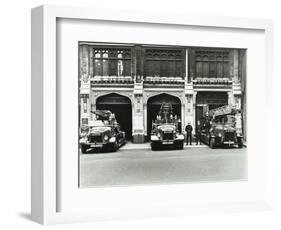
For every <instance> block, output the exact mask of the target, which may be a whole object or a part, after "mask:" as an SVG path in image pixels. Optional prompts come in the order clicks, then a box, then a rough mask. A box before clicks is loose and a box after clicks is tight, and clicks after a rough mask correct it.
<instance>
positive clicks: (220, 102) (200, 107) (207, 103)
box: [195, 91, 228, 127]
mask: <svg viewBox="0 0 281 230" xmlns="http://www.w3.org/2000/svg"><path fill="white" fill-rule="evenodd" d="M227 104H228V94H227V92H209V91H203V92H198V93H197V96H196V113H195V120H196V122H195V126H196V127H197V125H199V123H198V121H199V120H200V119H201V118H202V117H203V116H204V115H205V114H206V112H208V111H209V110H211V109H215V108H218V107H221V106H224V105H227Z"/></svg>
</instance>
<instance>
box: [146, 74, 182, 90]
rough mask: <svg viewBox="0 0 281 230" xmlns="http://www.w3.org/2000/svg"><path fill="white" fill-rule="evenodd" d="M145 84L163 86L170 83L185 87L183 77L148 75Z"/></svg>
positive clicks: (173, 85)
mask: <svg viewBox="0 0 281 230" xmlns="http://www.w3.org/2000/svg"><path fill="white" fill-rule="evenodd" d="M144 84H145V85H150V86H151V85H153V86H154V87H161V86H164V85H170V86H171V87H183V86H184V79H182V77H158V76H157V77H146V78H145V79H144Z"/></svg>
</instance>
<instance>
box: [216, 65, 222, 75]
mask: <svg viewBox="0 0 281 230" xmlns="http://www.w3.org/2000/svg"><path fill="white" fill-rule="evenodd" d="M217 77H223V72H222V63H221V62H217Z"/></svg>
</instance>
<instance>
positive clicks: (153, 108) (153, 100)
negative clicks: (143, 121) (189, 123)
mask: <svg viewBox="0 0 281 230" xmlns="http://www.w3.org/2000/svg"><path fill="white" fill-rule="evenodd" d="M163 103H170V104H172V108H173V114H174V115H177V116H178V118H181V101H180V99H179V98H177V97H175V96H171V95H169V94H166V93H162V94H159V95H156V96H153V97H150V98H149V99H148V101H147V136H148V137H149V136H150V132H151V127H152V121H153V120H155V119H156V115H157V114H158V113H159V110H160V107H161V105H162V104H163Z"/></svg>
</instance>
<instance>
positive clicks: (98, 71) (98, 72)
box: [95, 59, 102, 76]
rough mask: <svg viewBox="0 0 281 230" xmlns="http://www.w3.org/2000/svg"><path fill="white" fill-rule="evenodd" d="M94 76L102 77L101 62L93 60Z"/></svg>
mask: <svg viewBox="0 0 281 230" xmlns="http://www.w3.org/2000/svg"><path fill="white" fill-rule="evenodd" d="M95 76H102V68H101V60H100V59H96V60H95Z"/></svg>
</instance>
